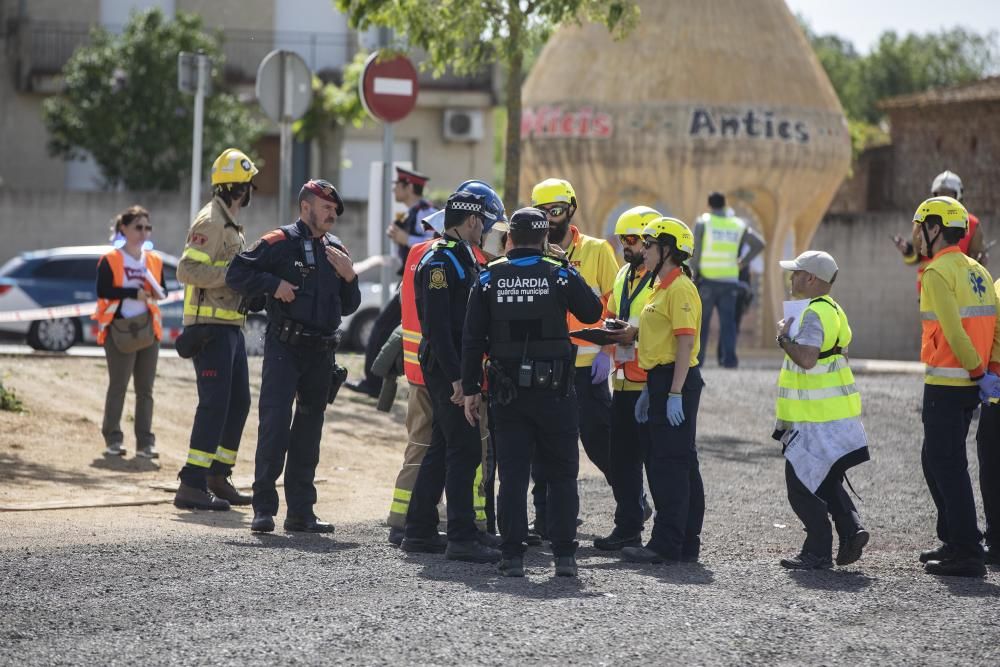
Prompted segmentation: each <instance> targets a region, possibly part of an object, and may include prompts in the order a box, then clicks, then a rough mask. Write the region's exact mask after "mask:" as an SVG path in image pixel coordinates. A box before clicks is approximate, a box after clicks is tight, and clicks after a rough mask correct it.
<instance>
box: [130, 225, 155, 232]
mask: <svg viewBox="0 0 1000 667" xmlns="http://www.w3.org/2000/svg"><path fill="white" fill-rule="evenodd" d="M132 229H138V230H139V231H140V232H151V231H153V225H133V226H132Z"/></svg>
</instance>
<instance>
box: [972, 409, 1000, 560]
mask: <svg viewBox="0 0 1000 667" xmlns="http://www.w3.org/2000/svg"><path fill="white" fill-rule="evenodd" d="M976 450H977V453H978V455H979V491H980V492H981V493H982V494H983V512H984V513H985V514H986V544H988V545H989V547H990V549H997V550H1000V405H996V404H993V405H989V406H985V405H984V406H983V407H982V409H981V411H980V413H979V430H978V431H976Z"/></svg>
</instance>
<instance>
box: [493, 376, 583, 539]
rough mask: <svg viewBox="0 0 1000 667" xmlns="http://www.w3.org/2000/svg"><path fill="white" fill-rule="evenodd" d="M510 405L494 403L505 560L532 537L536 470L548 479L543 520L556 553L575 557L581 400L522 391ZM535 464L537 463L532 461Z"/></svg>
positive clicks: (548, 392) (555, 394)
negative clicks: (530, 521)
mask: <svg viewBox="0 0 1000 667" xmlns="http://www.w3.org/2000/svg"><path fill="white" fill-rule="evenodd" d="M517 391H518V397H517V398H516V399H514V401H513V402H512V403H511V404H510V405H499V404H497V403H496V402H495V401H494V402H493V403H492V410H493V412H492V414H493V417H494V420H495V421H494V433H495V434H496V453H497V467H498V470H499V473H500V501H499V503H500V507H499V511H498V513H497V515H498V520H499V523H500V535H501V536H502V537H503V544H502V545H501V549H502V550H503V554H504V556H505V557H507V558H510V557H512V556H519V555H521V554H523V553H524V551H525V544H524V542H525V539H527V536H528V480H529V477H530V475H531V470H532V468H534V469H535V470H537V471H538V473H539V476H541V477H542V478H543V479H545V480H546V482H547V483H548V484H547V492H548V502H547V503H546V505H545V511H546V514H545V515H542V516H544V519H543V520H544V521H545V523H546V527H547V534H548V538H549V542H550V543H551V544H552V553H553V554H554V555H556V556H571V555H573V554H574V553H576V547H577V543H576V517H577V515H578V514H579V511H580V497H579V495H578V494H577V489H576V480H577V477H578V475H579V472H580V450H579V446H578V445H577V439H578V438H579V432H578V431H577V410H578V408H577V400H576V397H575V396H574V395H573V393H572V392H571V393H569V395H568V396H562V395H561V394H559V393H557V392H554V391H551V390H547V389H523V388H519V389H518V390H517ZM532 462H534V463H532Z"/></svg>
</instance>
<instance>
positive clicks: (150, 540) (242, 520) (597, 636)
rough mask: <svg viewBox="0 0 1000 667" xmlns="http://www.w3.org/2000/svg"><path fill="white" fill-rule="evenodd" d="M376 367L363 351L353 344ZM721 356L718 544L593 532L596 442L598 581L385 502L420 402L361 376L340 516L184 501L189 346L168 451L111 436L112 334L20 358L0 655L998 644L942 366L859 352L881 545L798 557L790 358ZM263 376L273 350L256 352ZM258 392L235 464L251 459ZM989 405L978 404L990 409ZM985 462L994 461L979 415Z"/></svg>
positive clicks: (478, 658)
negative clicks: (603, 539) (835, 564)
mask: <svg viewBox="0 0 1000 667" xmlns="http://www.w3.org/2000/svg"><path fill="white" fill-rule="evenodd" d="M346 361H347V363H348V365H349V366H351V367H352V370H357V367H358V364H359V363H360V360H359V359H358V358H357V357H347V358H346ZM768 364H769V362H768V361H766V360H765V361H764V362H761V363H758V364H756V367H754V368H746V369H741V370H739V371H736V372H732V371H723V370H721V369H715V368H709V369H707V370H706V371H705V379H706V388H705V392H704V394H703V398H702V408H701V412H700V415H699V438H698V444H699V450H700V459H701V465H702V471H703V475H704V478H705V487H706V495H707V513H706V520H705V528H704V532H703V542H704V547H703V551H702V558H701V562H700V563H699V564H696V565H679V566H673V567H662V566H660V567H657V566H635V565H630V564H626V563H623V562H621V561H620V559H619V558H618V557H616V556H615V555H613V554H607V553H604V552H599V551H596V550H595V549H594V548H593V547H592V546H591V541H592V540H593V538H594V537H595V536H599V535H603V534H606V533H607V532H608V531H609V530H610V528H611V525H612V514H613V507H614V505H613V499H612V497H611V493H610V491H609V490H608V488H607V485H606V484H605V482H604V481H603V479H601V478H599V477H598V476H597V475H596V474H595V471H594V469H593V467H592V466H590V465H589V464H586V465H585V466H584V469H583V474H582V478H581V483H580V493H581V517H582V519H583V520H584V523H583V525H582V527H581V528H580V536H579V538H580V542H581V549H580V551H579V554H578V559H579V562H580V577H579V579H576V580H572V581H566V580H559V579H556V578H554V577H553V576H552V570H551V552H550V551H549V550H548V548H547V546H543V547H542V548H535V549H532V550H531V551H530V552H529V555H528V558H527V562H526V564H527V567H528V577H527V578H525V579H524V580H520V581H513V580H507V579H503V578H500V577H498V576H497V574H496V572H495V570H494V569H493V568H492V567H490V566H485V565H483V566H476V565H469V564H464V563H454V562H449V561H446V560H444V559H443V558H441V557H439V556H428V555H406V554H403V553H401V552H400V551H399V550H397V549H394V548H392V547H390V546H389V545H387V544H386V542H385V535H386V529H385V528H384V526H383V525H382V521H383V519H384V517H385V514H386V511H387V508H388V501H389V498H390V494H391V487H392V483H393V481H394V477H395V473H396V471H397V468H398V465H399V463H400V458H401V452H402V449H403V445H404V441H405V435H404V428H403V416H404V415H403V409H404V406H405V401H400V402H399V403H397V405H396V407H395V408H394V409H393V412H392V413H390V414H382V413H378V412H376V411H375V409H374V407H373V403H372V401H370V400H368V399H363V398H360V397H358V396H356V395H354V394H351V393H349V392H343V393H342V394H341V397H340V398H338V401H337V404H336V405H334V406H333V407H332V408H331V409H330V410H328V412H327V417H328V419H327V424H326V426H325V431H324V441H323V451H322V455H321V460H322V463H321V466H320V470H319V471H318V476H319V477H320V478H322V479H324V480H325V481H324V482H322V483H321V484H319V485H318V491H319V499H320V500H319V504H318V505H317V512H318V514H319V515H320V516H322V517H323V518H326V519H330V520H332V521H334V522H335V523H336V524H337V533H336V534H335V535H334V536H333V537H328V536H302V535H293V534H284V533H281V532H280V531H279V532H278V533H275V534H274V535H272V536H263V537H262V536H254V535H251V534H250V532H249V529H248V527H249V520H250V513H249V512H248V511H247V510H245V509H240V510H236V511H232V512H225V513H199V512H179V511H177V510H175V509H174V508H173V507H172V506H171V505H169V504H167V503H168V502H169V499H170V494H169V493H168V492H166V491H162V490H159V489H157V488H154V487H157V486H163V485H170V484H172V483H173V482H174V478H175V475H176V472H177V469H178V468H179V467H180V466H181V464H182V462H183V459H184V457H185V452H186V447H187V436H188V429H189V428H190V419H191V414H192V412H193V409H194V406H195V402H196V400H195V386H194V375H193V372H192V370H191V367H190V365H189V364H188V362H184V361H181V360H178V359H164V360H162V361H161V364H160V377H159V379H158V380H157V407H156V417H155V422H154V423H155V427H156V432H157V437H158V443H159V449H160V451H161V459H160V462H159V465H158V466H153V465H149V464H145V465H144V464H142V463H141V462H137V461H136V460H135V459H134V458H133V456H132V453H133V450H134V446H133V443H132V441H131V440H130V439H128V437H127V440H126V442H127V444H128V446H129V456H127V457H126V458H125V459H124V460H120V459H116V460H110V461H109V460H107V459H105V458H104V456H103V455H102V450H103V444H102V441H101V437H100V433H99V425H100V421H101V410H102V405H103V395H104V382H105V380H104V364H103V360H102V359H100V358H91V359H87V358H83V359H80V358H51V357H38V358H36V357H2V358H0V372H3V374H4V376H3V377H4V383H5V385H6V386H7V387H8V388H12V389H14V390H15V391H16V392H17V394H18V396H19V397H21V398H22V399H23V400H24V402H25V404H26V406H27V408H28V412H27V413H25V414H13V413H0V506H3V508H5V509H12V508H13V509H23V508H25V507H27V506H29V505H36V506H39V507H44V505H45V504H46V503H62V504H69V505H72V504H78V505H100V504H102V503H103V504H110V505H114V504H116V503H120V502H128V501H130V500H151V501H154V502H155V501H160V503H161V504H152V505H141V506H134V507H130V506H110V507H103V508H101V507H98V508H79V509H65V510H51V509H50V510H38V511H0V591H2V596H3V600H2V604H0V664H19V665H20V664H80V665H83V664H179V663H183V664H190V663H192V662H195V663H198V664H219V665H228V664H233V665H237V664H240V665H246V664H253V665H257V664H260V665H265V664H359V663H360V664H394V665H398V664H404V663H405V664H464V665H480V664H482V665H493V664H560V665H563V664H608V665H632V664H649V663H656V664H683V665H717V664H732V665H749V664H753V665H801V664H858V665H868V664H871V665H880V666H881V665H914V664H934V665H937V664H940V665H995V664H1000V604H998V602H1000V572H998V571H997V570H996V569H994V570H991V571H990V573H989V575H988V576H987V578H986V579H983V580H948V579H936V578H934V577H930V576H928V575H926V574H924V573H923V571H922V569H921V567H920V565H919V563H918V562H917V559H916V556H917V553H918V552H919V550H920V549H924V548H928V547H929V546H934V544H935V540H934V537H933V536H934V530H933V527H934V514H933V505H932V503H931V499H930V496H929V494H928V492H927V489H926V486H925V483H924V480H923V476H922V474H921V470H920V463H919V452H920V442H921V432H922V431H921V423H920V412H919V410H920V391H921V378H920V376H919V375H914V374H893V373H884V372H882V373H876V374H859V376H858V384H859V387H860V389H861V392H862V399H863V403H864V416H863V418H864V421H865V426H866V429H867V431H868V434H869V437H870V440H871V446H872V457H873V460H872V461H871V462H870V463H868V464H865V465H864V466H861V467H860V468H858V469H856V470H855V471H853V472H852V473H851V475H850V478H851V481H852V483H853V485H854V488H855V489H856V490H857V493H858V495H859V496H860V500H859V501H858V506H859V508H860V510H861V513H862V516H863V519H864V521H865V524H866V527H867V528H868V530H870V531H871V533H872V541H871V543H870V545H869V547H868V548H867V549H866V550H865V555H864V558H863V559H862V560H861V561H860V562H859V563H857V564H855V565H852V566H849V567H846V568H837V569H835V570H833V571H828V572H789V571H786V570H783V569H782V568H780V567H779V566H778V559H779V558H780V557H782V556H784V555H788V554H791V553H793V552H795V551H796V550H797V549H798V548H799V546H800V544H801V540H802V537H803V534H802V532H801V526H800V525H799V523H798V521H797V519H796V518H795V516H794V514H793V513H792V511H791V509H790V508H789V506H788V502H787V499H786V498H785V490H784V473H783V459H782V457H781V456H780V449H779V448H778V445H777V444H776V443H775V442H774V441H772V440H771V439H770V437H769V436H770V432H771V427H772V420H773V400H774V399H773V396H774V387H775V380H776V377H777V371H776V370H775V369H774V368H769V367H767V366H768ZM251 377H252V378H253V385H254V387H253V389H254V394H255V396H256V391H257V383H258V379H259V377H260V376H259V362H258V363H256V364H253V365H252V367H251ZM255 429H256V398H255V399H254V408H253V410H252V411H251V415H250V419H249V420H248V423H247V429H246V432H245V434H244V444H243V447H242V448H241V450H240V455H239V462H238V464H237V467H236V480H237V481H238V482H247V481H249V477H250V471H251V468H252V458H253V450H254V444H255ZM974 429H975V424H973V431H974ZM970 445H972V446H970V454H971V458H970V472H971V474H972V477H973V480H974V486H975V488H976V495H977V497H978V495H979V494H978V474H977V473H978V471H977V467H976V464H975V453H974V452H975V450H974V444H973V440H972V438H971V437H970Z"/></svg>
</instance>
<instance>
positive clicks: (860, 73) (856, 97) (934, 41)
mask: <svg viewBox="0 0 1000 667" xmlns="http://www.w3.org/2000/svg"><path fill="white" fill-rule="evenodd" d="M799 20H800V23H802V26H803V29H804V30H805V32H806V36H807V37H808V39H809V41H810V43H811V44H812V47H813V50H814V51H815V53H816V56H817V58H818V59H819V62H820V64H821V65H823V69H824V70H826V74H827V76H828V77H829V78H830V83H831V84H833V88H834V90H836V91H837V95H838V97H840V103H841V105H842V106H843V107H844V113H845V114H847V118H848V122H849V124H850V127H851V138H852V141H853V143H854V148H855V152H857V151H859V150H863V149H864V148H865V147H867V146H869V145H873V144H877V143H884V142H886V141H888V135H887V134H886V133H885V132H884V131H883V130H880V129H879V128H878V125H879V123H880V122H881V121H882V120H883V114H882V112H881V111H880V110H879V108H878V106H877V104H878V102H879V100H883V99H885V98H888V97H894V96H896V95H905V94H908V93H917V92H921V91H925V90H928V89H931V88H940V87H946V86H955V85H960V84H963V83H969V82H971V81H976V80H978V79H981V78H982V77H984V76H986V75H988V74H990V73H994V72H996V71H997V69H998V68H1000V49H998V43H997V35H996V33H992V32H991V33H988V34H986V35H980V34H977V33H975V32H972V31H969V30H966V29H964V28H951V29H948V30H941V31H939V32H936V33H929V34H926V35H916V34H909V35H906V36H902V37H901V36H899V35H898V34H897V33H896V32H894V31H891V30H889V31H886V32H884V33H882V35H881V37H880V38H879V40H878V42H877V43H876V44H875V46H874V47H873V48H872V50H871V52H870V53H868V54H867V55H862V54H860V53H858V51H857V50H856V49H855V48H854V46H853V45H852V44H851V43H850V42H849V41H847V40H845V39H843V38H841V37H838V36H837V35H817V34H815V33H814V32H813V31H812V30H811V29H810V28H809V26H808V24H806V22H805V21H804V20H803V19H801V17H800V19H799Z"/></svg>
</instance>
